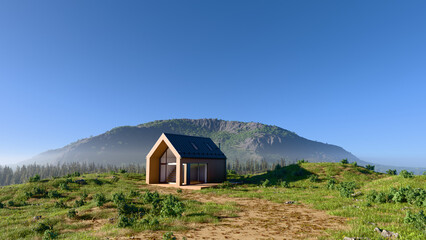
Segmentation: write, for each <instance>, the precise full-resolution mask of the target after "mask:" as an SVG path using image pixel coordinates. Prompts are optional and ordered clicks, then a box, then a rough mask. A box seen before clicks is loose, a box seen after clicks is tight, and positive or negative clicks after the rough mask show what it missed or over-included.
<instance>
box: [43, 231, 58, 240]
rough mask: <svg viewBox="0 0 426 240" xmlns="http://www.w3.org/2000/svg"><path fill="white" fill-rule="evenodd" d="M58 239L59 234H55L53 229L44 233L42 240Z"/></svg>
mask: <svg viewBox="0 0 426 240" xmlns="http://www.w3.org/2000/svg"><path fill="white" fill-rule="evenodd" d="M57 237H58V234H57V233H56V232H54V231H53V230H51V229H48V230H46V231H44V234H43V239H42V240H52V239H56V238H57Z"/></svg>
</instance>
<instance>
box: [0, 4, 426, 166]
mask: <svg viewBox="0 0 426 240" xmlns="http://www.w3.org/2000/svg"><path fill="white" fill-rule="evenodd" d="M425 9H426V2H425V1H403V2H402V1H388V0H386V1H316V0H315V1H247V0H244V1H229V0H226V1H157V0H156V1H104V0H103V1H100V0H99V1H53V0H52V1H12V0H10V1H0V162H3V163H5V162H13V161H18V160H23V159H26V158H28V157H31V156H33V155H35V154H37V153H40V152H42V151H45V150H47V149H53V148H58V147H62V146H64V145H66V144H68V143H70V142H73V141H75V140H77V139H81V138H84V137H88V136H90V135H97V134H101V133H103V132H105V131H107V130H109V129H111V128H113V127H116V126H121V125H136V124H140V123H145V122H148V121H152V120H158V119H171V118H220V119H225V120H239V121H255V122H261V123H266V124H272V125H277V126H280V127H283V128H286V129H289V130H291V131H294V132H296V133H297V134H299V135H301V136H303V137H306V138H309V139H312V140H317V141H322V142H327V143H331V144H336V145H339V146H342V147H344V148H345V149H346V150H348V151H350V152H352V153H353V154H355V155H356V156H358V157H360V158H361V159H363V160H366V161H375V162H377V163H387V164H393V165H402V166H422V167H426V92H425V90H426V14H425Z"/></svg>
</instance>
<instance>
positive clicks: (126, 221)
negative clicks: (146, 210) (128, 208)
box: [117, 215, 135, 228]
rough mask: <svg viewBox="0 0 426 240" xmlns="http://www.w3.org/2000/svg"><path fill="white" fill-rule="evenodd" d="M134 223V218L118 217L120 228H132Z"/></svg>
mask: <svg viewBox="0 0 426 240" xmlns="http://www.w3.org/2000/svg"><path fill="white" fill-rule="evenodd" d="M134 222H135V219H134V218H131V217H126V216H125V215H120V216H119V217H118V223H117V225H118V227H121V228H125V227H130V226H132V225H133V223H134Z"/></svg>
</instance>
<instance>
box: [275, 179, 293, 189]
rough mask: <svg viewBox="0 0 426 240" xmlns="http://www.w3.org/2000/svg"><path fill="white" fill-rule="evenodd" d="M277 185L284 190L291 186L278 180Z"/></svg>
mask: <svg viewBox="0 0 426 240" xmlns="http://www.w3.org/2000/svg"><path fill="white" fill-rule="evenodd" d="M277 185H278V186H280V187H282V188H289V187H290V184H289V183H288V182H287V181H283V180H281V179H279V180H278V182H277Z"/></svg>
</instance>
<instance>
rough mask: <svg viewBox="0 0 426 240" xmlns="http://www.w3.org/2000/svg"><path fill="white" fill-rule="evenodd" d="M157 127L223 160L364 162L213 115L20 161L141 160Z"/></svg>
mask: <svg viewBox="0 0 426 240" xmlns="http://www.w3.org/2000/svg"><path fill="white" fill-rule="evenodd" d="M163 132H166V133H175V134H184V135H193V136H204V137H210V138H212V139H213V141H214V142H215V143H216V144H219V143H220V146H221V149H222V151H223V152H224V153H225V154H226V156H227V157H228V160H229V161H235V160H236V159H239V161H242V162H243V161H245V160H247V159H254V160H261V159H265V160H266V161H268V162H270V163H273V162H276V161H278V160H280V159H281V158H284V159H285V160H286V161H287V162H288V163H291V162H296V161H297V160H300V159H305V160H307V161H309V162H338V161H340V160H342V159H344V158H347V159H348V160H349V161H350V162H354V161H356V162H358V164H361V165H365V164H368V163H367V162H364V161H362V160H360V159H358V158H357V157H356V156H354V155H353V154H352V153H350V152H348V151H346V150H345V149H343V148H341V147H339V146H336V145H331V144H325V143H321V142H317V141H312V140H309V139H306V138H303V137H301V136H298V135H297V134H296V133H294V132H291V131H289V130H286V129H283V128H280V127H277V126H271V125H265V124H261V123H255V122H238V121H225V120H218V119H195V120H194V119H173V120H158V121H153V122H148V123H145V124H141V125H137V126H122V127H117V128H113V129H111V130H110V131H107V132H105V133H103V134H100V135H98V136H94V137H90V138H85V139H81V140H78V141H76V142H73V143H71V144H69V145H67V146H65V147H62V148H59V149H54V150H49V151H46V152H44V153H41V154H39V155H37V156H35V157H33V158H31V159H29V160H27V161H25V162H23V164H29V163H37V164H57V163H70V162H94V163H98V164H114V165H123V164H128V163H142V164H144V163H145V156H146V154H147V153H148V151H149V150H150V149H151V148H152V146H153V145H154V143H155V141H156V140H157V138H158V137H159V136H160V135H161V133H163ZM377 167H379V169H377V168H376V169H377V170H382V171H383V170H386V169H389V167H386V166H377ZM416 172H418V171H416Z"/></svg>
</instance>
